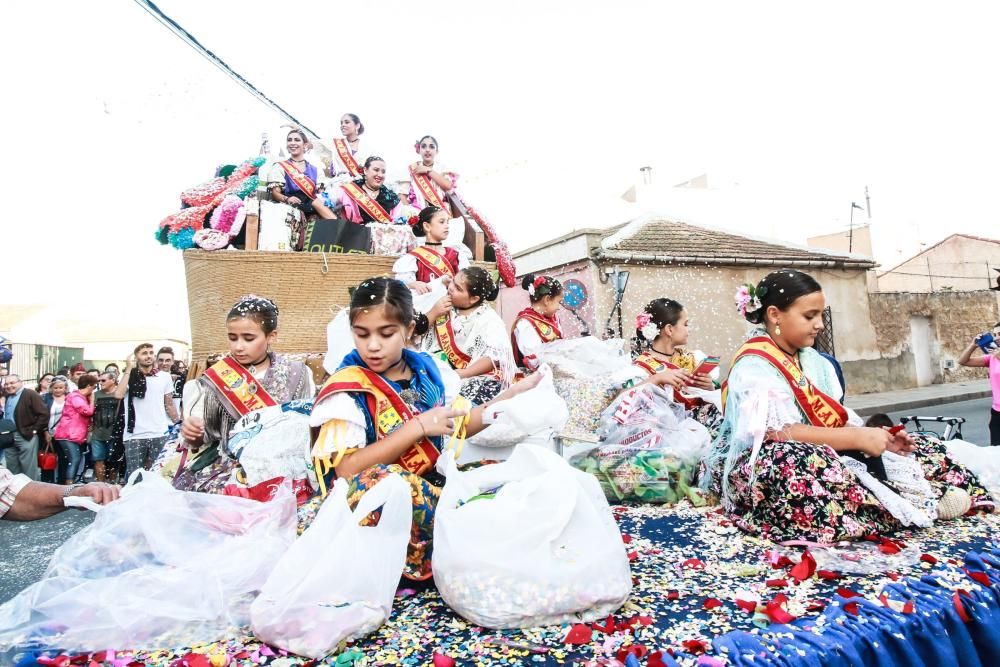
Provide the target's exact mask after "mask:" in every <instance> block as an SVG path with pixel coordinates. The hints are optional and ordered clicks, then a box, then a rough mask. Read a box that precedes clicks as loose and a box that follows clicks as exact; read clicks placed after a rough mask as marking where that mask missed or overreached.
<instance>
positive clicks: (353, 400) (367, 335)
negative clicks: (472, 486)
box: [310, 277, 537, 580]
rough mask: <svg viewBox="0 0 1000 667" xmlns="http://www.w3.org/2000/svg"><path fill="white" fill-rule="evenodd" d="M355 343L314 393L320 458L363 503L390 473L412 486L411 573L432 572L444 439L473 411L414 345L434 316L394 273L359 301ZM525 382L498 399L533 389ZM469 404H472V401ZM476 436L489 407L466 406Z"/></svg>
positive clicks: (371, 283) (354, 307)
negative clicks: (420, 309)
mask: <svg viewBox="0 0 1000 667" xmlns="http://www.w3.org/2000/svg"><path fill="white" fill-rule="evenodd" d="M350 322H351V330H352V332H353V335H354V343H355V346H356V349H355V350H353V351H352V352H351V353H350V354H348V355H347V356H346V357H344V359H343V361H342V362H341V364H340V368H339V370H337V371H336V372H335V373H334V374H333V375H332V376H331V377H330V378H329V380H327V382H326V384H325V385H324V386H323V388H322V389H321V390H320V392H319V395H318V396H317V397H316V403H315V406H314V407H313V413H312V418H311V421H310V423H311V424H312V425H313V426H314V427H316V426H319V427H321V428H320V432H319V436H318V438H317V440H316V444H315V445H314V447H313V456H314V457H316V458H317V459H319V460H321V461H327V462H329V463H330V465H332V467H333V470H334V471H335V472H336V476H337V477H342V478H345V479H347V480H349V490H348V500H349V502H350V503H351V506H352V507H353V506H355V505H356V504H357V502H358V500H360V498H361V496H363V495H364V493H365V491H366V490H367V489H369V488H371V487H372V486H374V485H375V484H377V483H378V481H379V480H380V479H382V478H383V477H385V476H386V475H389V474H391V473H398V474H399V475H401V476H402V477H403V479H405V480H406V481H407V482H409V483H410V485H411V486H412V487H413V526H412V529H411V536H410V545H409V549H408V551H407V557H406V566H405V569H404V572H403V575H404V576H405V577H407V578H410V579H414V580H426V579H429V578H430V577H431V550H432V545H431V538H432V536H433V533H434V510H435V507H436V505H437V500H438V498H439V497H440V494H441V485H442V479H441V478H440V476H439V475H438V474H437V473H436V472H435V470H434V464H435V462H436V461H437V458H438V456H439V454H440V449H441V446H442V437H443V436H446V435H450V434H451V433H453V431H454V430H455V424H454V420H455V419H456V418H459V417H465V416H466V410H464V409H459V408H456V407H454V406H452V401H453V400H454V399H455V396H449V395H447V392H446V389H445V384H444V383H443V381H442V379H441V374H440V372H439V371H438V368H437V365H436V364H435V362H434V360H433V359H432V358H431V357H430V356H429V355H427V354H426V353H422V352H414V351H411V350H409V349H407V347H406V346H407V343H408V342H409V341H410V339H411V338H412V337H413V335H414V334H417V335H420V334H424V333H426V332H427V327H428V324H427V318H426V317H425V316H423V315H420V314H419V313H415V312H414V310H413V295H412V293H411V292H410V290H409V289H407V288H406V285H404V284H403V283H401V282H399V281H398V280H394V279H392V278H385V277H382V278H371V279H369V280H366V281H365V282H363V283H361V284H360V285H358V287H357V289H356V290H355V292H354V296H353V297H352V298H351V309H350ZM535 384H537V380H534V379H532V380H525V381H524V382H519V383H518V384H517V385H515V386H514V387H512V388H511V389H508V390H507V391H506V392H504V393H503V394H501V395H500V396H498V397H497V400H502V399H507V398H511V397H512V396H514V395H516V394H518V393H520V392H522V391H525V390H527V389H530V388H531V387H533V386H534V385H535ZM466 407H467V404H466ZM467 417H468V424H467V432H468V434H469V435H472V434H474V433H477V432H479V431H480V430H481V429H482V427H483V424H482V407H477V408H472V409H471V411H468V412H467Z"/></svg>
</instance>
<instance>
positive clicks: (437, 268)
mask: <svg viewBox="0 0 1000 667" xmlns="http://www.w3.org/2000/svg"><path fill="white" fill-rule="evenodd" d="M409 222H410V227H411V228H412V229H413V235H414V236H416V237H417V238H418V239H419V238H424V239H425V240H424V242H423V244H422V245H418V246H417V247H416V248H414V249H413V250H411V251H410V252H408V253H406V254H405V255H402V256H401V257H400V258H399V259H397V260H396V263H395V264H393V265H392V272H393V273H394V274H395V276H396V280H399V281H401V282H403V283H405V284H406V286H407V287H409V288H410V289H411V290H413V291H414V292H416V293H417V294H426V293H427V292H429V291H430V285H429V283H430V282H431V281H432V280H436V279H437V278H442V277H447V278H454V277H455V274H457V273H458V272H459V271H461V270H462V269H464V268H466V267H467V266H469V262H470V260H471V259H472V252H471V251H470V250H469V249H468V248H467V247H466V246H465V244H463V243H460V244H458V245H456V246H447V247H445V245H444V243H445V241H447V240H448V230H449V224H450V220H449V218H448V213H447V212H446V211H444V210H442V209H440V208H438V207H437V206H427V207H425V208H424V209H423V210H422V211H420V215H417V216H414V217H412V218H410V221H409Z"/></svg>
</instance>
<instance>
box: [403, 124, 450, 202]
mask: <svg viewBox="0 0 1000 667" xmlns="http://www.w3.org/2000/svg"><path fill="white" fill-rule="evenodd" d="M414 148H415V149H416V151H417V154H418V155H419V156H420V159H419V160H417V161H416V162H414V163H413V164H411V165H410V195H409V198H410V204H412V205H413V206H415V207H417V208H420V209H422V208H424V207H426V206H437V207H438V208H443V209H445V210H450V209H449V206H448V199H447V194H448V193H449V192H451V191H452V190H453V189H454V188H455V181H456V180H457V179H458V176H457V175H456V174H455V173H453V172H450V171H445V170H444V169H443V168H442V167H440V166H439V165H437V164H436V163H435V161H436V160H437V153H438V142H437V139H435V138H434V137H432V136H431V135H429V134H428V135H426V136H424V137H422V138H421V139H420V141H418V142H417V143H416V144H415V145H414Z"/></svg>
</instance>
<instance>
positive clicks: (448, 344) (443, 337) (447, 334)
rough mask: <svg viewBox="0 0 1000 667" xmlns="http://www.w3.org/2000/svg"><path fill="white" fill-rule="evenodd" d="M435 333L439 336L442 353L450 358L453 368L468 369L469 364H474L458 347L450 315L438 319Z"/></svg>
mask: <svg viewBox="0 0 1000 667" xmlns="http://www.w3.org/2000/svg"><path fill="white" fill-rule="evenodd" d="M434 332H435V333H436V334H437V339H438V343H440V345H441V351H442V352H444V354H445V356H446V357H448V363H449V364H451V366H452V368H458V369H461V368H468V366H469V364H470V363H472V357H470V356H469V355H468V354H466V353H465V352H463V351H462V350H461V349H460V348H459V347H458V343H457V341H456V340H455V328H454V327H453V326H452V323H451V316H450V315H442V316H441V317H439V318H437V321H436V322H435V323H434Z"/></svg>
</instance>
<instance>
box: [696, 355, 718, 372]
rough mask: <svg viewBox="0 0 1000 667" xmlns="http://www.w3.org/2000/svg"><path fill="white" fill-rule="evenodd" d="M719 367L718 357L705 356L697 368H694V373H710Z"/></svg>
mask: <svg viewBox="0 0 1000 667" xmlns="http://www.w3.org/2000/svg"><path fill="white" fill-rule="evenodd" d="M718 367H719V358H718V357H705V359H704V360H703V361H702V362H701V363H700V364H698V368H696V369H694V374H695V375H710V374H711V373H712V371H714V370H715V369H716V368H718Z"/></svg>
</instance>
